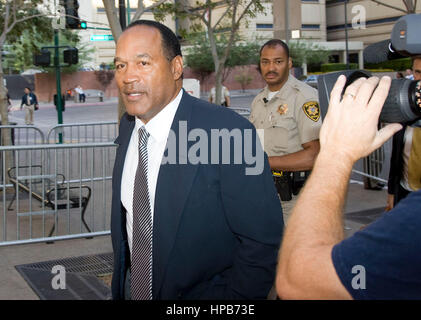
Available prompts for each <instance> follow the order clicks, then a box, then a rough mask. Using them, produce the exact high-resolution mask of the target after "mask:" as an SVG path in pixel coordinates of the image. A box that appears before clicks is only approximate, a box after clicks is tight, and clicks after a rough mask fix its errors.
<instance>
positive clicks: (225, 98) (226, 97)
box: [209, 86, 231, 107]
mask: <svg viewBox="0 0 421 320" xmlns="http://www.w3.org/2000/svg"><path fill="white" fill-rule="evenodd" d="M221 92H222V99H221V106H224V107H229V106H231V99H230V92H229V91H228V89H227V87H225V86H222V90H221ZM209 102H210V103H216V89H215V87H213V88H212V89H211V91H210V94H209Z"/></svg>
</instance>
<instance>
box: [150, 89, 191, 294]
mask: <svg viewBox="0 0 421 320" xmlns="http://www.w3.org/2000/svg"><path fill="white" fill-rule="evenodd" d="M192 103H194V101H192V99H191V98H190V96H189V95H188V94H187V93H185V92H183V97H182V99H181V101H180V105H179V107H178V110H177V112H176V114H175V117H174V121H173V123H172V126H171V130H173V132H174V133H175V135H176V147H177V149H176V150H177V163H176V164H162V165H161V167H160V170H159V175H158V181H157V186H156V193H155V210H154V221H153V223H154V232H153V265H154V266H153V270H154V272H153V284H154V285H153V296H154V297H156V296H157V295H158V293H159V290H160V288H161V286H162V281H163V278H164V274H165V270H166V266H167V263H168V259H169V257H170V254H171V251H172V248H173V245H174V243H175V237H176V235H177V230H178V226H179V223H180V219H181V215H182V212H183V209H184V205H185V202H186V201H187V198H188V196H189V194H190V189H191V186H192V183H193V179H194V177H195V175H196V171H197V167H198V166H197V165H190V164H188V163H187V164H180V163H179V159H180V154H179V150H180V149H179V144H180V142H181V143H186V142H187V137H180V135H179V129H180V121H186V122H187V133H188V132H189V128H190V126H191V113H192ZM184 131H185V130H184ZM180 138H181V139H180ZM180 140H181V141H180ZM167 147H169V148H170V147H173V146H169V144H168V141H167ZM187 150H188V145H187ZM185 156H187V154H186V155H185Z"/></svg>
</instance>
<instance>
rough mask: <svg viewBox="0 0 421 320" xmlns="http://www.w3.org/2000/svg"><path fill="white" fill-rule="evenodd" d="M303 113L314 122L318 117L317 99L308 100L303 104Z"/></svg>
mask: <svg viewBox="0 0 421 320" xmlns="http://www.w3.org/2000/svg"><path fill="white" fill-rule="evenodd" d="M303 111H304V114H305V115H306V116H307V117H308V118H309V119H310V120H313V121H314V122H317V121H318V120H319V119H320V108H319V103H318V102H317V101H309V102H306V103H304V104H303Z"/></svg>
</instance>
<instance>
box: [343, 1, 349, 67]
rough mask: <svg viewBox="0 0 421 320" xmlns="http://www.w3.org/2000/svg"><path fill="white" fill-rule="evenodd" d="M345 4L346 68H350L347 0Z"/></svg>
mask: <svg viewBox="0 0 421 320" xmlns="http://www.w3.org/2000/svg"><path fill="white" fill-rule="evenodd" d="M344 4H345V63H346V69H347V70H349V51H348V25H347V20H348V14H347V8H346V7H347V5H346V4H347V0H345V2H344Z"/></svg>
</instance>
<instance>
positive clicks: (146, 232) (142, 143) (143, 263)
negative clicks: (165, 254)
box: [131, 127, 152, 300]
mask: <svg viewBox="0 0 421 320" xmlns="http://www.w3.org/2000/svg"><path fill="white" fill-rule="evenodd" d="M148 138H149V133H148V132H147V131H146V129H145V127H142V128H140V129H139V162H138V165H137V170H136V176H135V180H134V191H133V237H132V239H133V244H132V253H131V298H132V299H133V300H151V299H152V213H151V208H150V202H149V190H148V149H147V146H148Z"/></svg>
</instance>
